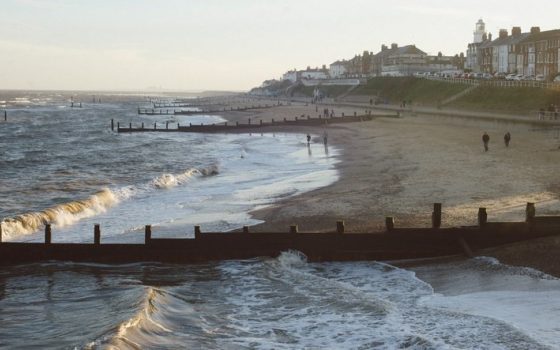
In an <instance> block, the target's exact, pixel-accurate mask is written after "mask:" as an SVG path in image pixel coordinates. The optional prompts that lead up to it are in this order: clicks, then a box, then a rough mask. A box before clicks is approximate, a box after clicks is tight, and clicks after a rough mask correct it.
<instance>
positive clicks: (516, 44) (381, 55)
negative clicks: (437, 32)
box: [282, 19, 560, 82]
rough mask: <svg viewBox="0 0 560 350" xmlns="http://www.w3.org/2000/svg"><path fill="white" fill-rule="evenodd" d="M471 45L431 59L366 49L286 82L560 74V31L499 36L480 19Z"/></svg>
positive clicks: (292, 74)
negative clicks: (436, 75)
mask: <svg viewBox="0 0 560 350" xmlns="http://www.w3.org/2000/svg"><path fill="white" fill-rule="evenodd" d="M473 35H474V38H473V42H472V43H470V44H468V46H467V52H466V55H465V54H464V53H460V54H456V55H454V56H445V55H443V54H442V53H441V52H440V53H438V54H437V55H428V54H427V53H426V52H424V51H423V50H421V49H419V48H417V47H416V46H415V45H405V46H399V45H397V44H395V43H393V44H391V46H387V45H381V51H379V52H377V53H373V52H370V51H364V52H363V53H362V54H361V55H355V56H354V57H353V58H350V59H345V60H338V61H336V62H333V63H331V64H330V65H329V67H328V68H327V67H326V66H325V65H323V66H322V67H321V68H318V67H317V68H311V67H307V69H305V70H295V69H294V70H291V71H288V72H286V73H285V74H284V75H283V77H282V79H283V80H290V81H292V82H296V81H305V80H322V79H344V78H367V77H375V76H410V75H414V74H419V73H420V74H422V73H427V72H429V73H443V74H445V73H449V74H452V73H459V72H461V73H462V72H464V71H472V72H476V73H490V74H495V73H504V74H522V75H526V76H538V75H541V76H542V78H543V79H552V78H554V76H556V75H557V74H558V73H559V72H560V29H557V30H548V31H541V30H540V28H539V27H532V28H531V30H530V31H529V32H522V30H521V28H520V27H513V28H512V29H511V31H510V32H508V30H507V29H501V30H500V31H499V34H498V36H497V37H496V38H495V39H492V34H491V33H487V32H486V25H485V23H484V21H483V20H482V19H480V20H479V21H478V22H477V23H476V24H475V30H474V32H473Z"/></svg>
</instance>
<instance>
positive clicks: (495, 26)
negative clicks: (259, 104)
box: [0, 0, 560, 91]
mask: <svg viewBox="0 0 560 350" xmlns="http://www.w3.org/2000/svg"><path fill="white" fill-rule="evenodd" d="M559 13H560V1H558V0H534V1H527V0H524V1H521V0H505V1H504V0H485V1H483V0H469V1H464V0H459V1H456V0H390V1H387V0H382V1H378V0H345V1H341V0H336V1H331V0H197V1H195V0H158V1H155V0H149V1H148V0H95V1H92V0H87V1H86V0H0V89H37V90H43V89H56V90H141V91H142V90H146V89H153V88H158V89H166V90H181V91H201V90H235V91H244V90H248V89H250V88H252V87H255V86H258V85H260V83H261V82H262V81H263V80H266V79H271V78H279V77H280V76H281V75H282V74H283V73H284V72H285V71H287V70H290V69H293V68H297V69H305V68H306V67H307V66H311V67H315V66H321V65H323V64H325V65H327V66H328V65H329V64H330V63H332V62H334V61H336V60H339V59H349V58H352V57H354V55H356V54H360V53H362V52H363V51H364V50H368V51H373V52H374V53H376V52H378V51H379V50H380V48H381V45H382V44H387V45H390V44H391V43H397V44H399V46H402V45H408V44H415V45H416V46H417V47H418V48H420V49H421V50H423V51H425V52H427V53H429V54H437V52H439V51H441V52H442V53H443V54H444V55H454V54H457V53H460V52H465V51H466V48H467V44H468V43H469V42H471V41H472V37H473V30H474V26H475V23H476V21H477V20H478V19H479V18H482V19H483V20H484V21H485V23H486V28H487V30H488V31H489V32H491V33H492V35H493V36H494V37H496V36H497V32H498V31H499V29H501V28H505V29H508V30H511V27H513V26H521V28H522V30H523V32H526V31H528V30H529V28H530V27H531V26H540V27H541V30H550V29H559V28H560V20H559V18H558V14H559Z"/></svg>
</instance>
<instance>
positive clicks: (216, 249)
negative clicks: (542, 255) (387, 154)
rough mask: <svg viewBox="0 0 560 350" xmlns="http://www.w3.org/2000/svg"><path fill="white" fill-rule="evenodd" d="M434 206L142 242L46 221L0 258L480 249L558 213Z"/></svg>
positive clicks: (210, 257) (173, 258) (350, 254)
mask: <svg viewBox="0 0 560 350" xmlns="http://www.w3.org/2000/svg"><path fill="white" fill-rule="evenodd" d="M441 210H442V206H441V204H439V203H435V204H434V210H433V212H432V226H431V227H426V228H398V227H396V226H395V220H394V218H393V217H387V218H386V230H385V231H384V232H377V233H348V232H345V224H344V221H337V222H336V230H333V231H332V232H327V233H304V232H299V231H298V227H297V225H292V226H290V228H289V231H287V232H250V229H249V227H247V226H245V227H243V230H242V231H241V232H203V231H202V229H201V227H200V226H195V228H194V238H173V239H170V238H153V237H152V227H151V226H149V225H148V226H146V227H145V231H144V243H143V244H123V243H119V244H114V243H111V244H102V242H101V227H100V225H95V226H94V237H93V238H94V239H93V244H90V243H53V242H52V237H53V235H52V230H51V226H50V225H46V226H45V242H44V243H20V242H4V243H0V264H15V263H28V262H39V261H48V260H60V261H75V262H99V263H131V262H147V261H154V262H171V263H196V262H204V261H214V260H229V259H248V258H254V257H259V256H271V257H276V256H278V255H279V254H280V253H281V252H283V251H288V250H297V251H300V252H302V253H303V254H305V255H306V256H307V257H308V259H309V260H310V261H358V260H399V259H418V258H429V257H439V256H448V255H457V254H465V255H468V256H471V255H473V254H476V251H477V250H479V249H484V248H490V247H496V246H500V245H504V244H508V243H513V242H519V241H525V240H530V239H534V238H538V237H545V236H552V235H557V234H558V233H559V229H560V217H558V216H536V215H535V205H534V204H533V203H527V208H526V218H525V220H524V221H522V222H488V221H487V213H486V209H485V208H480V209H479V212H478V225H476V226H460V227H449V228H442V227H441V214H442V211H441ZM333 223H334V222H333ZM333 228H334V227H333ZM0 237H1V232H0ZM0 242H1V241H0Z"/></svg>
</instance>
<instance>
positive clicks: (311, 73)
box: [298, 67, 329, 79]
mask: <svg viewBox="0 0 560 350" xmlns="http://www.w3.org/2000/svg"><path fill="white" fill-rule="evenodd" d="M298 73H299V76H300V78H301V79H328V78H329V71H328V70H327V69H326V68H323V69H318V68H315V69H311V68H309V67H307V69H306V70H301V71H299V72H298Z"/></svg>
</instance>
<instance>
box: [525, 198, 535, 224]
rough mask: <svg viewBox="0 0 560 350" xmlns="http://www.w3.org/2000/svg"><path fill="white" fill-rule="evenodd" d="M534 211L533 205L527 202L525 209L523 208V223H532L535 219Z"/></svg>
mask: <svg viewBox="0 0 560 350" xmlns="http://www.w3.org/2000/svg"><path fill="white" fill-rule="evenodd" d="M535 215H536V210H535V203H531V202H528V203H527V207H526V208H525V221H526V222H532V221H533V219H534V218H535Z"/></svg>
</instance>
